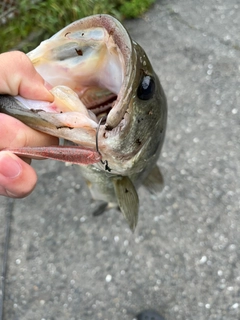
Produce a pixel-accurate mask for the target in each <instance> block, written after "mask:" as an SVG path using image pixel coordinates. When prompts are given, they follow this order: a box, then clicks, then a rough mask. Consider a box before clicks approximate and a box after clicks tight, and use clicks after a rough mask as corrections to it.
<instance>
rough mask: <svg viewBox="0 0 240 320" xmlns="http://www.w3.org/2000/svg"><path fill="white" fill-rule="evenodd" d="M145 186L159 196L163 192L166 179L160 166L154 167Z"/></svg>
mask: <svg viewBox="0 0 240 320" xmlns="http://www.w3.org/2000/svg"><path fill="white" fill-rule="evenodd" d="M143 184H144V186H145V187H146V188H147V189H148V190H149V191H150V192H151V193H154V194H158V193H160V192H161V191H162V189H163V186H164V179H163V176H162V173H161V171H160V169H159V168H158V166H155V167H153V169H152V171H151V172H150V174H149V175H148V176H147V178H146V179H145V180H144V182H143Z"/></svg>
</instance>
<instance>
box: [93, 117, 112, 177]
mask: <svg viewBox="0 0 240 320" xmlns="http://www.w3.org/2000/svg"><path fill="white" fill-rule="evenodd" d="M105 118H106V116H103V117H102V118H101V119H100V120H99V123H98V127H97V132H96V150H97V152H98V153H99V154H100V155H101V153H100V151H99V148H98V133H99V129H100V125H101V122H102V120H103V119H105ZM100 161H101V163H102V164H103V165H104V169H105V170H106V171H108V172H111V168H110V167H109V165H108V161H107V160H105V161H103V160H100Z"/></svg>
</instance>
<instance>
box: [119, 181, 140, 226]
mask: <svg viewBox="0 0 240 320" xmlns="http://www.w3.org/2000/svg"><path fill="white" fill-rule="evenodd" d="M113 185H114V189H115V194H116V197H117V200H118V205H119V207H120V209H121V211H122V213H123V215H124V217H125V218H126V220H127V222H128V224H129V227H130V229H131V230H132V231H134V230H135V228H136V225H137V221H138V208H139V200H138V194H137V191H136V189H135V187H134V185H133V183H132V181H131V180H130V179H129V178H128V177H122V176H119V177H115V178H113Z"/></svg>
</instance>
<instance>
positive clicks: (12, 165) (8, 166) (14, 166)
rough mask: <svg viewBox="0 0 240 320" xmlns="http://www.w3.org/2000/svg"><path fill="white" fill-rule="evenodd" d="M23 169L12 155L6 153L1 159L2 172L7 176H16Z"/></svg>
mask: <svg viewBox="0 0 240 320" xmlns="http://www.w3.org/2000/svg"><path fill="white" fill-rule="evenodd" d="M21 171H22V167H21V165H20V164H19V163H18V162H17V161H16V160H15V159H13V158H12V157H11V156H10V155H4V156H3V157H2V158H1V159H0V172H1V174H2V175H3V176H5V177H6V178H11V179H13V178H16V177H17V176H19V174H20V173H21Z"/></svg>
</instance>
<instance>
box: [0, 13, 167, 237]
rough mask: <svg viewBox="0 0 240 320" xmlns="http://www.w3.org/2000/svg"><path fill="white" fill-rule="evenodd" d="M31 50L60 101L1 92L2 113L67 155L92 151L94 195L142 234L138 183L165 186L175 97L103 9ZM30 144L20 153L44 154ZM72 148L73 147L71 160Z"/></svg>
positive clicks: (87, 171) (84, 164) (89, 177)
mask: <svg viewBox="0 0 240 320" xmlns="http://www.w3.org/2000/svg"><path fill="white" fill-rule="evenodd" d="M27 55H28V57H29V58H30V60H31V61H32V63H33V65H34V67H35V68H36V70H37V72H38V73H39V74H40V75H41V76H42V77H43V78H44V80H45V81H46V83H48V85H49V88H50V92H52V94H53V96H54V101H53V102H51V103H50V102H46V101H35V100H28V99H24V98H23V97H20V96H14V97H13V96H7V95H1V97H0V112H4V113H6V114H8V115H10V116H12V117H15V118H17V119H19V120H20V121H22V122H23V123H25V124H26V125H28V126H29V127H31V128H33V129H36V130H39V131H41V132H45V133H47V134H49V135H52V136H56V137H59V138H60V139H61V141H64V143H63V146H61V149H60V153H61V154H63V153H64V152H65V151H64V146H66V147H68V148H69V146H71V145H72V146H75V147H76V148H78V149H79V150H78V152H79V153H80V154H81V152H82V151H81V150H84V152H86V153H84V155H83V156H82V157H80V158H81V161H80V162H79V163H80V164H79V167H80V170H81V173H82V176H83V177H84V179H85V181H86V183H87V185H88V187H89V190H90V193H91V196H92V198H93V199H94V200H99V201H100V202H103V203H104V204H106V205H104V206H103V208H104V209H106V208H111V207H116V208H119V209H120V211H121V212H122V214H123V216H124V217H125V219H126V220H127V223H128V225H129V227H130V229H131V230H132V231H134V230H135V228H136V226H137V222H138V212H139V197H138V193H137V190H138V188H139V187H140V186H141V185H146V186H147V187H148V188H149V189H150V190H151V191H153V192H157V191H158V190H160V189H161V188H162V183H163V178H162V174H161V172H160V169H159V168H158V166H157V160H158V158H159V155H160V152H161V149H162V145H163V142H164V137H165V132H166V126H167V99H166V95H165V93H164V91H163V88H162V86H161V83H160V80H159V77H158V75H157V74H156V73H155V71H154V70H153V67H152V65H151V63H150V61H149V59H148V57H147V54H146V53H145V51H144V50H143V48H142V47H141V46H140V45H139V44H138V43H137V42H135V41H134V40H132V38H131V37H130V35H129V33H128V31H127V30H126V28H125V27H124V26H123V25H122V24H121V23H120V22H119V21H118V20H117V19H115V18H114V17H112V16H110V15H106V14H98V15H93V16H89V17H85V18H83V19H80V20H78V21H75V22H73V23H71V24H70V25H68V26H66V27H65V28H63V29H62V30H60V31H59V32H57V33H56V34H55V35H53V36H52V37H51V38H49V39H47V40H45V41H43V42H41V43H40V45H39V46H38V47H36V48H35V49H33V50H32V51H31V52H29V53H28V54H27ZM29 148H30V147H29ZM29 148H28V150H20V149H21V148H19V150H16V149H15V150H13V151H12V152H15V153H16V154H17V152H20V155H24V154H25V155H27V154H28V155H29V156H31V157H33V156H34V155H36V156H37V153H34V152H35V151H34V150H29ZM35 148H37V146H36V147H35ZM46 148H51V147H46ZM30 149H31V148H30ZM57 149H58V148H56V150H55V151H53V152H52V153H51V154H53V153H54V152H56V154H57V153H58V152H59V151H57ZM24 152H25V153H24ZM36 152H37V151H36ZM40 153H41V155H42V156H44V155H45V156H46V157H47V156H48V155H49V153H48V152H46V149H45V150H40ZM70 153H71V151H69V150H68V151H67V149H66V156H65V157H64V160H65V161H67V160H68V159H69V162H71V157H70V156H69V154H70ZM38 155H39V151H38ZM98 155H99V156H98ZM68 156H69V157H68ZM54 158H55V159H57V158H58V155H55V156H54ZM89 159H92V160H91V161H92V162H91V163H90V162H89V161H90V160H89Z"/></svg>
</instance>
